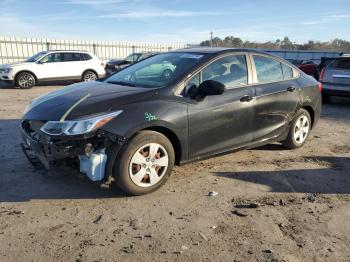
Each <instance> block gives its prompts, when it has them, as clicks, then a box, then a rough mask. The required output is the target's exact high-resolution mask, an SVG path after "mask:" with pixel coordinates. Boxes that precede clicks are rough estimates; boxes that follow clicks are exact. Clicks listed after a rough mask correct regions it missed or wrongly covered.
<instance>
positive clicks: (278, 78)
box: [251, 54, 300, 141]
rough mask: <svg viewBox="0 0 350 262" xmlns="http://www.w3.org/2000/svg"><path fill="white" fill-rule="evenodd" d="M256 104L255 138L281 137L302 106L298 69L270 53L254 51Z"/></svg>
mask: <svg viewBox="0 0 350 262" xmlns="http://www.w3.org/2000/svg"><path fill="white" fill-rule="evenodd" d="M251 57H252V61H253V62H252V64H253V67H254V69H255V70H254V78H255V79H254V81H255V82H256V86H255V90H256V106H255V121H254V132H255V134H254V140H256V141H261V140H264V139H269V138H272V137H277V136H278V135H280V134H281V133H282V132H283V131H285V130H286V128H288V124H289V122H290V121H291V120H292V118H293V116H294V114H295V112H296V109H297V105H298V100H299V92H300V88H299V85H298V82H297V81H296V77H297V76H298V72H297V71H296V70H294V69H293V68H292V67H290V66H289V65H287V64H284V63H282V62H280V61H279V60H277V59H274V58H272V57H270V56H265V55H260V54H253V55H252V56H251Z"/></svg>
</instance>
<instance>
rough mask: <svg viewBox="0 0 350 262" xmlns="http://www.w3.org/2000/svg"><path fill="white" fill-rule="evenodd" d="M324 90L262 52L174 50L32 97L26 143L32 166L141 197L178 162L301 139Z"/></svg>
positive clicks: (26, 117)
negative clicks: (66, 168) (69, 172)
mask: <svg viewBox="0 0 350 262" xmlns="http://www.w3.org/2000/svg"><path fill="white" fill-rule="evenodd" d="M164 65H167V67H171V68H172V70H171V71H170V70H169V73H168V74H164V73H163V71H164V70H163V68H164ZM321 90H322V85H321V84H320V83H318V82H317V81H315V80H314V79H313V78H311V77H310V76H307V75H306V74H305V73H303V72H301V71H300V70H299V69H298V68H296V67H295V66H293V65H291V64H290V63H288V62H287V61H285V60H283V59H280V58H278V57H275V56H272V55H269V54H267V53H264V52H259V51H256V50H249V49H227V48H194V49H183V50H177V51H173V52H168V53H162V54H158V55H155V56H153V57H151V58H148V59H146V60H144V61H141V62H139V63H136V64H134V65H131V66H129V67H128V68H125V69H124V70H122V71H120V72H118V73H116V74H114V75H112V76H110V77H107V78H106V79H103V80H98V81H93V82H87V83H80V84H74V85H70V86H68V87H65V88H63V89H61V90H57V91H54V92H51V93H49V94H47V95H44V96H42V97H39V98H36V99H34V100H33V101H32V102H31V103H30V105H29V106H28V108H27V110H26V112H25V113H24V116H23V121H22V123H21V130H22V132H21V133H22V138H23V143H22V148H23V151H24V153H25V155H26V156H27V158H28V159H29V161H30V162H31V163H33V164H40V165H42V166H44V167H45V168H47V169H54V168H57V167H60V166H61V165H70V166H73V167H75V168H77V169H78V170H80V172H82V173H85V174H86V175H87V176H88V177H89V178H90V179H91V180H92V181H100V182H101V183H110V182H111V181H114V182H115V183H116V184H117V185H118V186H119V187H120V188H121V189H122V190H123V191H125V192H126V193H128V194H131V195H141V194H145V193H149V192H152V191H154V190H155V189H157V188H159V187H160V186H161V185H163V184H164V183H165V181H166V180H167V179H168V177H169V175H170V173H171V172H172V169H173V166H174V165H180V164H184V163H188V162H191V161H197V160H201V159H206V158H209V157H213V156H216V155H219V154H223V153H227V152H232V151H234V150H238V149H245V148H253V147H258V146H261V145H265V144H269V143H273V142H281V143H282V144H283V145H284V146H286V147H288V148H291V149H294V148H300V147H302V146H303V145H304V144H305V142H306V140H307V138H308V136H309V135H310V132H311V130H312V128H314V127H315V125H316V123H317V121H318V119H319V117H320V111H321Z"/></svg>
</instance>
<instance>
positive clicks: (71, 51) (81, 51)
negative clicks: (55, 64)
mask: <svg viewBox="0 0 350 262" xmlns="http://www.w3.org/2000/svg"><path fill="white" fill-rule="evenodd" d="M46 52H47V53H50V52H67V53H88V54H92V52H90V51H84V50H48V51H46Z"/></svg>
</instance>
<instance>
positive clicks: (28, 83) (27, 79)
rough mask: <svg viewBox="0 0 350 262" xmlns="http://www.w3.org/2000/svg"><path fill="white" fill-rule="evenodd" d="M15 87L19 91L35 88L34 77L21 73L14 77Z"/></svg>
mask: <svg viewBox="0 0 350 262" xmlns="http://www.w3.org/2000/svg"><path fill="white" fill-rule="evenodd" d="M15 83H16V86H18V87H19V88H21V89H30V88H32V87H33V86H35V83H36V81H35V77H34V75H32V74H31V73H29V72H22V73H19V74H18V75H17V76H16V80H15Z"/></svg>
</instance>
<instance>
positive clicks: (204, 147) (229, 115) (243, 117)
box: [188, 54, 255, 159]
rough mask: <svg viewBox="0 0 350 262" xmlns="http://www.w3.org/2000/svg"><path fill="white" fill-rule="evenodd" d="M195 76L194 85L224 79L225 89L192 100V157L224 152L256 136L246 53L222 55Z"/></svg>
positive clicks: (190, 105) (189, 112)
mask: <svg viewBox="0 0 350 262" xmlns="http://www.w3.org/2000/svg"><path fill="white" fill-rule="evenodd" d="M200 76H201V77H200ZM195 78H197V79H198V83H191V85H193V84H199V82H201V81H204V80H208V79H211V80H215V81H219V82H221V83H223V84H224V85H225V87H226V90H225V92H224V93H223V94H221V95H213V96H207V97H205V98H204V99H203V100H202V101H196V100H190V102H189V106H188V118H189V158H190V159H195V158H200V157H201V156H206V155H212V154H215V153H221V152H224V151H227V150H229V149H231V148H234V147H239V146H241V145H244V144H247V143H249V142H250V141H251V140H252V139H253V135H252V126H253V120H254V104H255V98H254V96H255V90H254V87H253V86H249V85H248V70H247V62H246V55H244V54H243V55H229V56H225V57H223V58H220V59H218V60H216V61H214V62H212V63H211V64H209V65H208V66H207V67H206V68H204V69H203V70H202V71H201V72H200V73H199V75H197V76H195ZM191 89H192V88H191Z"/></svg>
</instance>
